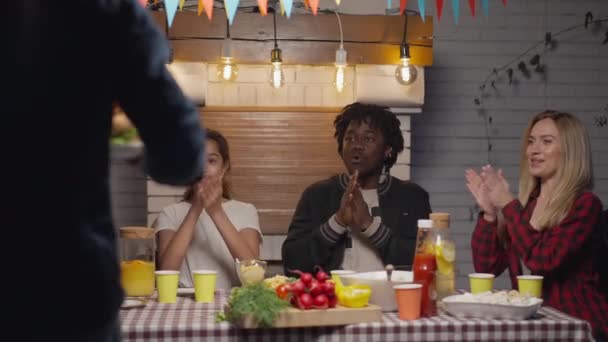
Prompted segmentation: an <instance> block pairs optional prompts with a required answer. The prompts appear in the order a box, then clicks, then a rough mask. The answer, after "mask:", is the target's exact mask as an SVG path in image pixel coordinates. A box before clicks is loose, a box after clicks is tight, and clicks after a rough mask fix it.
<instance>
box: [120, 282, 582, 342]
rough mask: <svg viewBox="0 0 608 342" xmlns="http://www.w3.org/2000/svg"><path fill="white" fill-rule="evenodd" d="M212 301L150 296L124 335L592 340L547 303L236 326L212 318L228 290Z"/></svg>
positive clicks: (125, 323) (338, 341)
mask: <svg viewBox="0 0 608 342" xmlns="http://www.w3.org/2000/svg"><path fill="white" fill-rule="evenodd" d="M215 295H216V300H215V302H214V303H213V304H204V303H196V302H194V300H193V298H192V296H188V297H178V299H177V303H174V304H161V303H158V302H156V301H154V300H151V301H150V302H148V304H147V306H146V307H143V308H132V309H128V310H121V312H120V319H121V327H122V338H123V341H147V342H154V341H178V342H181V341H183V342H186V341H203V340H204V341H207V340H208V341H219V342H223V341H260V342H262V341H263V342H273V341H276V342H283V341H332V342H333V341H335V342H345V341H382V342H390V341H568V342H574V341H591V340H592V337H591V327H590V325H589V324H588V323H587V322H585V321H583V320H580V319H576V318H573V317H571V316H568V315H566V314H564V313H561V312H559V311H557V310H554V309H552V308H549V307H542V308H541V309H540V310H539V312H538V313H537V316H538V317H537V318H534V319H530V320H524V321H511V320H489V319H461V318H455V317H452V316H449V315H447V314H440V315H439V316H436V317H432V318H422V319H419V320H416V321H401V320H399V319H398V318H397V314H396V313H385V314H384V317H383V320H382V322H373V323H362V324H352V325H347V326H341V327H311V328H275V329H240V328H237V327H236V326H234V325H232V324H230V323H228V322H220V323H217V322H216V314H217V313H218V312H220V311H221V310H222V309H223V306H224V304H225V303H226V299H227V293H226V292H225V291H217V292H216V294H215Z"/></svg>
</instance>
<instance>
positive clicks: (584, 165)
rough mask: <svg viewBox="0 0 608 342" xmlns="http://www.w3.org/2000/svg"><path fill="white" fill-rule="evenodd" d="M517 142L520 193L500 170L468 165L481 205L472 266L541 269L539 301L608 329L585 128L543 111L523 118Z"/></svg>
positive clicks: (599, 331) (598, 331) (513, 271)
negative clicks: (524, 125) (526, 121)
mask: <svg viewBox="0 0 608 342" xmlns="http://www.w3.org/2000/svg"><path fill="white" fill-rule="evenodd" d="M522 140H523V141H522V149H521V165H520V178H519V196H518V197H517V198H515V197H514V196H513V195H512V193H511V192H510V190H509V184H508V182H507V180H506V179H505V177H504V175H503V173H502V170H500V169H499V170H495V169H494V167H492V166H490V165H486V166H484V167H482V169H481V172H480V173H477V172H476V171H474V170H471V169H469V170H467V171H466V180H467V187H468V188H469V191H470V192H471V193H472V194H473V196H474V197H475V199H476V201H477V204H478V205H479V207H480V208H481V209H482V213H481V214H480V216H479V219H478V221H477V226H476V227H475V231H474V232H473V236H472V240H471V246H472V250H473V263H474V265H475V270H476V271H477V272H486V273H494V274H495V275H500V274H501V273H502V272H504V270H505V269H507V268H508V269H509V273H510V276H511V283H512V285H513V287H514V288H517V276H518V275H523V274H534V275H542V276H543V277H544V280H543V298H544V300H545V304H546V305H549V306H552V307H555V308H557V309H559V310H562V311H564V312H566V313H568V314H570V315H572V316H575V317H578V318H582V319H584V320H587V321H588V322H590V323H591V325H592V327H593V330H594V334H595V335H596V336H598V337H600V338H601V336H602V335H603V336H606V334H608V294H607V293H606V292H605V289H602V288H601V285H600V280H599V278H600V271H601V268H600V267H599V257H598V256H599V252H600V250H601V248H602V238H601V234H602V203H601V201H600V200H599V198H598V197H597V196H596V195H595V194H593V193H592V192H591V189H592V187H593V166H592V159H591V145H590V141H589V136H588V134H587V131H586V130H585V127H584V126H583V124H582V123H581V122H580V121H579V120H578V119H577V118H576V117H574V116H573V115H571V114H568V113H561V112H555V111H545V112H542V113H540V114H538V115H536V116H535V117H534V118H533V119H532V120H531V121H530V123H529V125H528V127H527V129H526V131H525V133H524V136H523V139H522Z"/></svg>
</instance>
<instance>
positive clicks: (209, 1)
mask: <svg viewBox="0 0 608 342" xmlns="http://www.w3.org/2000/svg"><path fill="white" fill-rule="evenodd" d="M203 4H204V7H205V13H207V18H208V19H209V20H211V18H212V17H213V0H203Z"/></svg>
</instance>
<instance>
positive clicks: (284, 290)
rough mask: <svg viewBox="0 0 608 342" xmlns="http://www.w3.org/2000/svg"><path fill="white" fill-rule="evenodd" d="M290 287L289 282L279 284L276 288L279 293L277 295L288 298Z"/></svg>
mask: <svg viewBox="0 0 608 342" xmlns="http://www.w3.org/2000/svg"><path fill="white" fill-rule="evenodd" d="M290 290H291V289H290V288H289V284H281V285H279V286H277V288H276V290H275V291H276V293H277V297H279V298H281V299H287V296H289V292H290Z"/></svg>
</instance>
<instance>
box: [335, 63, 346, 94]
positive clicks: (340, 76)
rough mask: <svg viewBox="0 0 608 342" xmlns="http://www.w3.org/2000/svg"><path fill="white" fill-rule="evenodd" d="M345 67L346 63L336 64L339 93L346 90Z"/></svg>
mask: <svg viewBox="0 0 608 342" xmlns="http://www.w3.org/2000/svg"><path fill="white" fill-rule="evenodd" d="M344 69H346V65H336V74H335V75H334V85H335V86H336V90H337V91H338V93H341V92H342V91H343V90H344V71H345V70H344Z"/></svg>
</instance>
